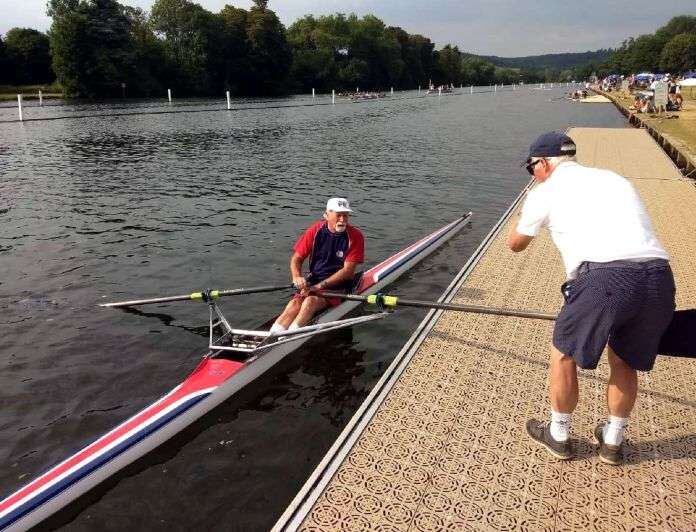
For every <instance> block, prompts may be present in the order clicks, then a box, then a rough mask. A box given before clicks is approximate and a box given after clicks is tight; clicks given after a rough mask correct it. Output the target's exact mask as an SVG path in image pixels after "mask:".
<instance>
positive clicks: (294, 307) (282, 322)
mask: <svg viewBox="0 0 696 532" xmlns="http://www.w3.org/2000/svg"><path fill="white" fill-rule="evenodd" d="M301 308H302V300H301V299H299V298H294V297H293V298H292V299H291V300H290V301H288V304H287V305H286V306H285V310H283V312H282V313H281V315H280V316H278V319H276V321H275V323H274V324H273V327H275V326H276V325H279V326H281V327H282V328H283V330H285V329H287V328H288V327H290V324H291V323H292V322H293V320H294V319H295V318H296V317H297V314H298V313H299V312H300V309H301Z"/></svg>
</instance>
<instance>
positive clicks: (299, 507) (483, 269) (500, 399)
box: [275, 128, 696, 532]
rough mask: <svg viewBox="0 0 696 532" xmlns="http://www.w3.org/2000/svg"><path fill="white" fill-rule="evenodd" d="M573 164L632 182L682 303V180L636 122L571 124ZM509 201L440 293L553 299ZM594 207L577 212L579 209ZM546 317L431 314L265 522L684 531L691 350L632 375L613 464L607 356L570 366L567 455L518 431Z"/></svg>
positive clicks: (692, 253)
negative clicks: (599, 446) (574, 370)
mask: <svg viewBox="0 0 696 532" xmlns="http://www.w3.org/2000/svg"><path fill="white" fill-rule="evenodd" d="M569 134H570V136H571V137H573V139H575V141H576V143H577V145H578V159H579V161H580V162H581V163H582V164H586V165H590V166H598V167H604V168H610V169H612V170H615V171H617V172H619V173H621V174H622V175H624V176H626V177H627V178H629V179H630V180H631V182H632V183H633V184H634V185H635V187H636V188H637V190H638V191H639V193H640V195H641V197H642V198H643V201H644V202H645V204H646V206H647V208H648V211H649V212H650V215H651V216H652V220H653V223H654V225H655V229H656V231H657V233H658V235H659V238H660V240H661V241H662V243H663V245H665V247H666V248H667V250H668V252H669V253H670V255H671V257H672V267H673V270H674V274H675V278H676V283H677V308H679V309H684V308H696V265H695V264H694V261H695V260H696V187H695V186H694V182H693V181H692V180H689V179H685V178H684V177H682V175H681V174H680V172H679V171H678V169H677V168H676V166H675V165H674V164H673V162H672V161H671V160H670V159H669V157H667V155H666V154H665V153H664V152H663V151H662V150H661V149H660V147H659V146H658V145H657V144H656V143H655V142H654V141H653V139H652V138H651V137H650V136H649V135H648V133H647V132H646V131H645V130H637V129H589V128H575V129H571V130H570V131H569ZM520 200H521V198H518V200H517V201H516V202H515V203H514V204H513V205H512V207H511V208H510V210H509V211H508V212H507V213H506V214H505V215H504V216H503V218H502V219H501V220H500V222H499V224H498V225H497V226H496V227H495V228H494V229H493V231H492V232H491V234H490V235H489V237H488V238H487V239H486V240H485V241H484V242H483V244H482V246H481V247H480V248H479V250H478V251H477V252H476V253H475V254H474V256H473V257H472V259H471V260H470V261H469V262H468V263H467V264H466V265H465V267H464V268H463V269H462V271H461V272H460V274H459V276H458V277H457V279H455V281H454V282H453V284H452V285H451V286H450V288H449V289H448V290H447V291H446V292H445V294H444V295H443V300H452V301H453V302H458V303H473V304H478V305H488V306H496V307H508V308H526V309H534V310H539V311H542V312H553V313H555V312H558V310H559V309H560V307H561V305H562V297H561V293H560V290H559V287H560V285H561V283H562V282H563V280H564V271H563V267H562V264H561V260H560V256H559V255H558V252H557V251H556V248H555V246H554V245H553V243H552V242H551V239H550V237H549V235H548V232H546V231H542V234H541V235H540V236H539V237H538V238H536V239H535V240H534V242H533V243H532V245H530V247H529V248H528V249H527V250H526V251H525V252H523V253H518V254H514V253H512V252H511V251H509V250H508V249H507V248H506V246H505V235H506V231H507V227H508V225H509V224H511V223H515V220H516V217H515V216H514V215H515V213H516V211H517V209H518V208H519V206H520ZM591 215H592V213H591V212H588V216H591ZM552 327H553V324H552V323H549V322H542V321H531V320H523V319H519V318H510V317H498V316H489V315H485V316H484V315H474V314H461V313H454V312H444V313H443V312H435V311H433V312H431V313H430V314H429V315H428V316H427V317H426V319H425V320H424V322H423V323H422V324H421V326H420V327H419V329H418V330H417V331H416V333H415V334H414V336H413V337H412V338H411V340H410V341H409V343H408V344H407V345H406V346H405V347H404V349H403V350H402V351H401V353H400V354H399V355H398V356H397V358H396V359H395V361H394V363H393V364H392V365H391V366H390V367H389V369H388V370H387V372H386V373H385V375H384V376H383V377H382V379H381V380H380V381H379V383H378V384H377V386H376V387H375V389H374V390H373V392H372V393H371V394H370V396H369V397H368V399H367V400H366V402H365V403H364V404H363V405H362V406H361V407H360V409H359V410H358V412H357V413H356V414H355V416H354V417H353V418H352V420H351V421H350V423H349V424H348V426H347V427H346V429H345V430H344V431H343V433H342V434H341V436H340V438H339V440H338V441H336V443H335V444H334V445H333V447H332V448H331V450H330V451H329V453H328V454H327V455H326V456H325V457H324V459H323V460H322V461H321V463H320V464H319V466H318V467H317V469H316V470H315V471H314V473H313V474H312V476H311V477H310V478H309V479H308V480H307V483H306V484H305V486H304V487H303V488H302V490H301V491H300V492H299V493H298V495H297V497H296V498H295V499H294V500H293V501H292V503H291V504H290V506H289V507H288V508H287V510H286V511H285V513H284V514H283V516H281V518H280V519H279V521H278V522H277V524H276V526H275V530H296V529H300V530H306V531H319V530H322V531H327V530H331V531H333V530H351V531H353V530H375V531H383V532H386V531H392V530H393V531H397V530H424V531H425V530H452V531H463V530H501V531H503V530H505V531H510V530H526V531H545V530H549V531H552V530H583V531H584V530H606V531H612V532H614V531H623V530H625V531H629V530H636V531H638V530H641V531H647V530H656V531H657V530H659V531H665V530H669V531H688V530H696V360H694V359H686V358H673V357H660V358H659V359H658V361H657V364H656V367H655V370H654V371H652V372H650V373H644V374H641V376H640V384H639V386H640V389H639V394H638V402H637V405H636V408H635V411H634V414H633V416H632V417H631V422H630V425H629V428H628V432H627V442H626V444H625V451H624V455H625V461H626V463H625V464H624V465H623V466H620V467H612V466H607V465H605V464H603V463H601V462H600V461H599V459H598V457H597V452H596V449H595V447H594V446H593V444H592V430H593V429H594V426H595V424H596V423H597V422H598V421H600V420H602V419H605V415H606V414H605V409H606V407H605V399H604V393H605V392H604V390H605V385H606V382H607V377H608V366H607V364H606V360H604V359H603V361H602V362H601V364H600V367H599V368H598V369H597V370H596V371H582V370H581V371H580V373H579V383H580V404H579V406H578V408H577V410H576V412H575V414H574V416H573V433H572V438H573V440H574V444H575V449H576V458H575V459H573V460H571V461H568V462H561V461H557V460H555V459H553V458H552V457H550V456H549V455H548V453H547V452H546V451H545V450H543V449H541V448H540V447H538V446H537V445H535V444H533V443H532V442H530V440H529V439H528V438H527V436H526V434H525V430H524V423H525V421H526V420H527V419H528V418H530V417H537V418H542V419H545V418H546V417H547V416H548V411H549V407H548V399H547V373H548V356H549V343H550V339H551V332H552Z"/></svg>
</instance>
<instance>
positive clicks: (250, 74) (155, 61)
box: [0, 0, 574, 97]
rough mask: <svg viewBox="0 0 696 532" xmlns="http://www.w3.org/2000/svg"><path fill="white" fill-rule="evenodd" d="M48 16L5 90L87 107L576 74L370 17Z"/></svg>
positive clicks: (173, 12) (17, 33)
mask: <svg viewBox="0 0 696 532" xmlns="http://www.w3.org/2000/svg"><path fill="white" fill-rule="evenodd" d="M48 14H49V16H51V17H52V19H53V24H52V26H51V28H50V30H49V32H48V36H46V35H43V34H41V33H40V32H37V31H36V30H28V29H13V30H11V31H10V32H8V34H7V35H6V36H5V38H4V40H0V73H1V74H0V77H2V79H0V82H2V83H11V84H30V83H46V82H50V81H51V80H52V79H53V77H54V76H55V77H57V80H58V82H59V83H60V85H61V86H62V88H63V90H64V92H65V94H66V95H67V96H83V97H119V96H123V95H128V96H150V95H161V94H163V93H164V92H165V91H166V89H167V88H172V89H173V90H174V91H175V94H177V95H180V96H183V95H201V96H202V95H221V94H223V93H224V91H225V90H230V91H231V92H232V93H233V94H235V95H275V94H282V93H289V92H296V91H303V92H307V91H309V90H311V89H312V88H315V89H317V90H318V91H329V90H331V89H336V90H339V91H340V90H354V89H355V88H356V87H360V88H362V89H366V90H375V89H377V90H379V89H382V90H387V89H388V88H389V87H394V88H396V89H410V88H416V87H417V86H419V85H420V86H425V85H427V84H428V83H429V82H430V81H432V83H434V84H436V85H439V84H450V83H452V84H455V85H459V84H465V85H470V84H473V85H485V84H493V83H513V82H519V81H526V82H534V81H566V80H570V79H571V78H572V77H573V74H574V72H573V71H572V70H570V69H566V70H558V69H554V68H544V69H534V68H508V67H501V66H496V65H494V64H493V63H491V62H490V61H487V60H486V59H484V58H482V57H480V56H474V55H471V54H464V53H462V52H460V50H459V49H458V48H457V47H456V46H451V45H446V46H445V47H444V48H442V49H441V50H435V45H434V43H433V42H432V41H431V40H430V39H429V38H428V37H425V36H422V35H412V34H409V33H408V32H406V31H405V30H403V29H402V28H398V27H389V26H386V25H385V24H384V22H383V21H381V20H380V19H378V18H377V17H374V16H371V15H367V16H365V17H362V18H360V17H357V16H356V15H348V16H346V15H342V14H336V15H329V16H322V17H317V18H315V17H313V16H311V15H310V16H306V17H304V18H302V19H300V20H297V21H296V22H295V23H294V24H292V25H291V26H290V27H289V28H287V29H286V28H285V27H284V26H283V25H282V24H281V22H280V20H279V19H278V17H277V15H276V14H275V13H274V12H273V11H272V10H271V9H269V8H268V0H254V5H253V6H252V7H251V8H250V9H241V8H237V7H233V6H231V5H226V6H225V7H224V8H223V9H222V10H221V11H220V12H218V13H212V12H210V11H208V10H206V9H204V8H203V7H201V6H200V5H199V4H197V3H195V2H193V1H191V0H156V1H155V3H154V5H153V7H152V10H151V12H150V13H149V14H145V13H144V12H143V11H142V10H140V9H137V8H133V7H129V6H124V5H122V4H120V3H119V2H118V1H117V0H49V1H48ZM49 44H50V50H49ZM51 66H52V68H51ZM54 72H55V74H53V73H54Z"/></svg>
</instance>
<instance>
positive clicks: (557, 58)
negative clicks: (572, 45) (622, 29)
mask: <svg viewBox="0 0 696 532" xmlns="http://www.w3.org/2000/svg"><path fill="white" fill-rule="evenodd" d="M611 52H612V50H597V51H595V52H589V51H588V52H577V53H563V54H545V55H530V56H527V57H498V56H497V55H479V56H476V57H480V58H482V59H485V60H486V61H490V62H491V63H493V64H494V65H498V66H501V67H508V68H524V69H537V68H553V69H556V70H565V69H569V68H573V67H576V66H580V65H585V64H587V63H590V62H593V63H603V62H604V61H606V60H607V59H608V58H609V55H610V54H611ZM466 55H474V54H466Z"/></svg>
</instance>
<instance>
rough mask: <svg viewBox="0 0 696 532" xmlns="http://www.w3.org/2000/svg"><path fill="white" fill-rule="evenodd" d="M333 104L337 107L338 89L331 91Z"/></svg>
mask: <svg viewBox="0 0 696 532" xmlns="http://www.w3.org/2000/svg"><path fill="white" fill-rule="evenodd" d="M331 104H332V105H336V89H332V90H331Z"/></svg>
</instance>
